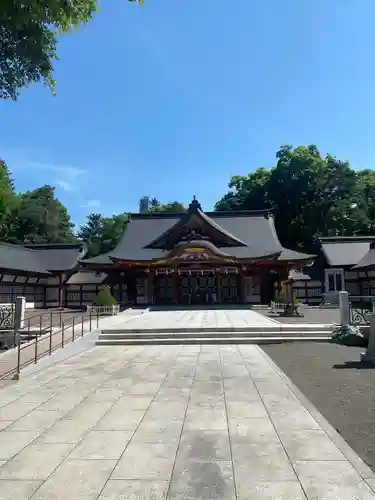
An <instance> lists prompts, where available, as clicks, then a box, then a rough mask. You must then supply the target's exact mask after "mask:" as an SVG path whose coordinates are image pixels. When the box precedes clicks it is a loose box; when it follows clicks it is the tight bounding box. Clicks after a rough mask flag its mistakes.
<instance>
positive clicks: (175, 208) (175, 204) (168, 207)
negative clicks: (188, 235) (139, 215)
mask: <svg viewBox="0 0 375 500" xmlns="http://www.w3.org/2000/svg"><path fill="white" fill-rule="evenodd" d="M155 212H186V208H185V207H184V205H183V204H182V203H180V202H179V201H169V202H168V203H166V204H164V205H163V204H161V203H160V201H159V200H157V199H156V198H152V199H151V201H150V207H149V213H155Z"/></svg>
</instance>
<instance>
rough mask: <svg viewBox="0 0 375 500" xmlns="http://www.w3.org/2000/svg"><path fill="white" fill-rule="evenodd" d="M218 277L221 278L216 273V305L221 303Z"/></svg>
mask: <svg viewBox="0 0 375 500" xmlns="http://www.w3.org/2000/svg"><path fill="white" fill-rule="evenodd" d="M220 277H221V275H220V274H219V273H218V274H217V275H216V302H217V303H218V304H220V303H221V301H222V297H221V283H220Z"/></svg>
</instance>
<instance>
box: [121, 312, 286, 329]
mask: <svg viewBox="0 0 375 500" xmlns="http://www.w3.org/2000/svg"><path fill="white" fill-rule="evenodd" d="M275 324H277V322H275V320H273V319H270V318H266V317H265V316H264V315H262V314H259V313H258V312H256V311H252V310H251V309H193V310H179V309H175V310H174V309H171V310H167V309H165V310H159V311H158V310H152V309H151V310H150V311H149V312H147V313H146V314H144V315H142V316H140V317H137V318H134V319H133V320H132V321H128V322H127V323H126V325H124V326H123V328H124V329H139V330H152V329H159V328H175V329H176V330H182V329H184V328H203V329H207V328H212V329H213V330H214V329H215V328H218V327H219V328H228V330H230V329H232V328H239V327H248V326H251V327H254V326H256V327H257V326H259V327H263V326H275Z"/></svg>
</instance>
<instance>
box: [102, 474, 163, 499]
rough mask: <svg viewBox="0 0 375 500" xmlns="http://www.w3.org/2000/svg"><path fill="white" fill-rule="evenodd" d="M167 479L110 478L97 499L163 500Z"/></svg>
mask: <svg viewBox="0 0 375 500" xmlns="http://www.w3.org/2000/svg"><path fill="white" fill-rule="evenodd" d="M168 489H169V481H153V480H152V481H149V480H141V481H139V480H138V481H137V480H132V481H126V480H120V479H116V480H110V481H108V483H107V484H106V486H105V488H104V490H103V492H102V493H101V495H100V496H99V498H98V500H119V499H120V498H124V499H126V500H165V499H166V497H167V492H168Z"/></svg>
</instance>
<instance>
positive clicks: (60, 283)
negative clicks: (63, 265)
mask: <svg viewBox="0 0 375 500" xmlns="http://www.w3.org/2000/svg"><path fill="white" fill-rule="evenodd" d="M58 293H59V307H60V309H62V307H63V287H62V277H61V274H60V275H59V292H58Z"/></svg>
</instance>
